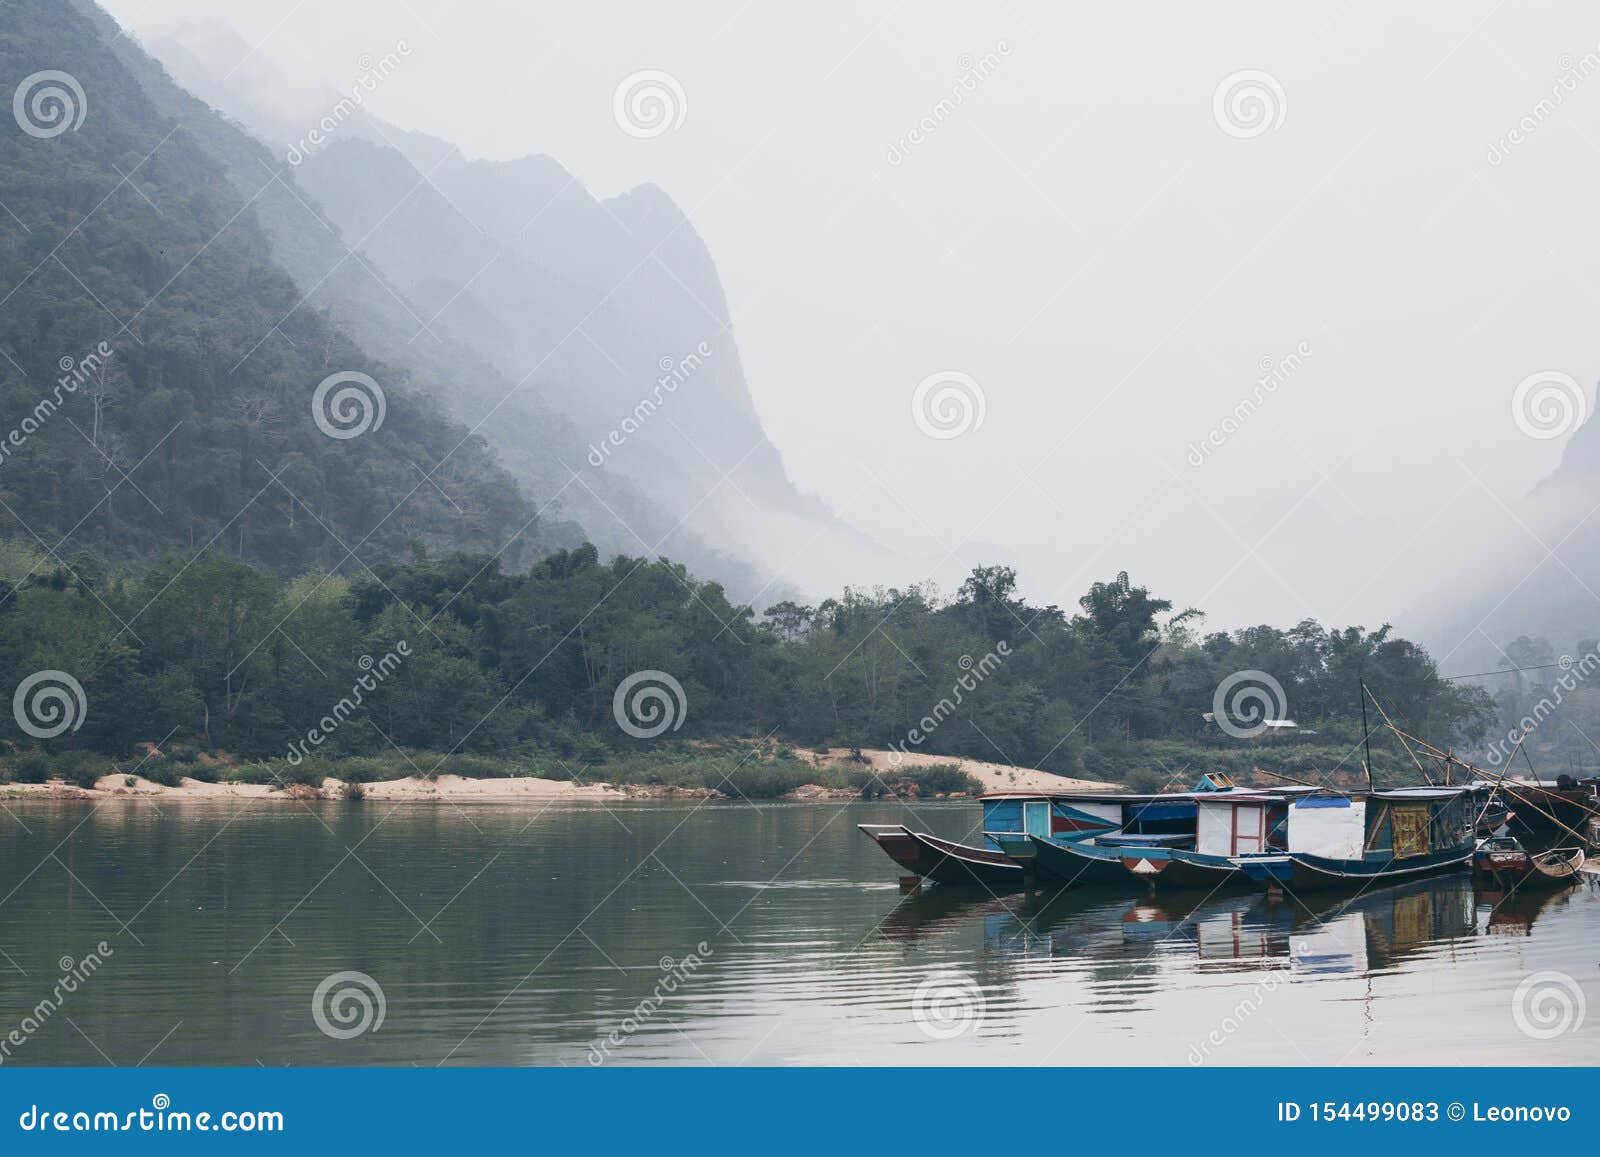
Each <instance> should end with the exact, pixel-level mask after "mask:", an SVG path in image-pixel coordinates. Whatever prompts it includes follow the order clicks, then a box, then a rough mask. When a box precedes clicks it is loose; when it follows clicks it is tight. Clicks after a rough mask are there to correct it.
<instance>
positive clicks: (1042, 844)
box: [1028, 836, 1132, 886]
mask: <svg viewBox="0 0 1600 1157" xmlns="http://www.w3.org/2000/svg"><path fill="white" fill-rule="evenodd" d="M1028 839H1029V841H1030V842H1031V843H1032V844H1033V850H1034V856H1035V859H1034V864H1035V866H1036V867H1037V870H1038V873H1039V875H1040V876H1041V877H1045V878H1048V879H1050V880H1053V881H1054V882H1056V883H1058V884H1063V885H1067V886H1075V885H1086V884H1127V883H1130V882H1131V880H1132V877H1131V876H1130V875H1129V874H1128V870H1127V868H1125V867H1124V866H1123V863H1122V857H1123V856H1124V854H1126V853H1128V851H1129V850H1130V845H1127V844H1120V845H1118V844H1101V843H1100V842H1099V840H1098V839H1097V838H1084V839H1076V840H1048V839H1043V838H1041V837H1039V836H1029V837H1028Z"/></svg>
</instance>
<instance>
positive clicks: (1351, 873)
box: [1234, 847, 1473, 891]
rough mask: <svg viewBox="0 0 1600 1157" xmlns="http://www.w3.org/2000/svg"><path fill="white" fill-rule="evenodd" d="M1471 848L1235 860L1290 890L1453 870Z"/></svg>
mask: <svg viewBox="0 0 1600 1157" xmlns="http://www.w3.org/2000/svg"><path fill="white" fill-rule="evenodd" d="M1472 854H1473V849H1472V848H1466V847H1464V848H1451V849H1448V850H1446V851H1442V852H1434V853H1431V854H1429V855H1426V856H1413V857H1410V858H1408V859H1405V860H1400V861H1395V860H1381V859H1372V860H1330V859H1325V858H1324V857H1322V856H1312V855H1307V854H1305V853H1302V852H1288V853H1282V854H1275V855H1270V856H1241V857H1239V858H1237V859H1236V860H1235V861H1234V862H1235V864H1237V866H1238V868H1239V870H1240V871H1241V872H1242V873H1243V874H1244V875H1245V876H1246V877H1247V878H1248V879H1250V880H1252V881H1255V882H1258V883H1264V884H1275V885H1278V886H1279V887H1283V888H1288V889H1290V890H1292V891H1308V890H1313V889H1320V888H1362V887H1366V886H1368V885H1370V884H1373V883H1377V882H1379V881H1384V882H1393V881H1397V880H1410V879H1414V878H1416V877H1418V876H1428V875H1432V874H1434V873H1436V872H1453V871H1459V870H1460V869H1462V868H1464V867H1466V866H1467V864H1468V863H1469V862H1470V861H1471V859H1472Z"/></svg>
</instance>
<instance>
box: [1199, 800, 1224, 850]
mask: <svg viewBox="0 0 1600 1157" xmlns="http://www.w3.org/2000/svg"><path fill="white" fill-rule="evenodd" d="M1194 848H1195V851H1197V852H1207V853H1209V854H1211V855H1214V856H1231V855H1233V804H1231V803H1226V802H1224V801H1222V800H1215V801H1210V800H1203V801H1201V803H1200V805H1199V810H1198V812H1197V813H1196V815H1195V833H1194Z"/></svg>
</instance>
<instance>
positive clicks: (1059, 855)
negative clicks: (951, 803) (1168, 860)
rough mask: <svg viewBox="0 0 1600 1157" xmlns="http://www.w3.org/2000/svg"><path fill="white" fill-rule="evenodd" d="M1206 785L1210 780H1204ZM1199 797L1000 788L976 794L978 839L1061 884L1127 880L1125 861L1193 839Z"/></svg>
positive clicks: (1174, 793) (1174, 794)
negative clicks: (981, 805)
mask: <svg viewBox="0 0 1600 1157" xmlns="http://www.w3.org/2000/svg"><path fill="white" fill-rule="evenodd" d="M1208 782H1209V778H1208V779H1206V780H1202V784H1206V783H1208ZM1223 790H1226V789H1223ZM1198 794H1202V793H1200V792H1165V793H1157V794H1139V795H1135V794H1132V793H1122V792H1074V793H1071V794H1062V795H1051V796H1032V795H1022V794H1019V793H1013V792H998V793H995V794H993V795H989V796H984V797H982V799H983V803H984V823H983V827H984V838H985V841H986V843H987V844H988V845H991V846H993V847H995V848H996V849H998V850H1000V851H1002V852H1004V853H1006V854H1007V855H1009V856H1011V857H1012V858H1013V859H1015V860H1016V861H1018V862H1019V863H1023V864H1026V865H1028V866H1030V867H1031V868H1032V869H1033V871H1034V872H1035V873H1036V874H1037V875H1038V877H1039V878H1040V879H1041V880H1048V881H1050V882H1052V883H1056V884H1063V885H1072V884H1104V883H1125V882H1126V877H1127V868H1126V866H1125V865H1124V864H1123V860H1124V859H1125V858H1128V857H1137V856H1138V855H1140V854H1142V853H1143V852H1144V851H1146V850H1149V849H1153V848H1159V847H1167V846H1184V845H1186V844H1192V843H1193V840H1194V824H1195V798H1196V796H1197V795H1198ZM1042 844H1044V845H1049V846H1048V847H1041V845H1042Z"/></svg>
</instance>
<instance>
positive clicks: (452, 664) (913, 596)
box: [0, 544, 1493, 779]
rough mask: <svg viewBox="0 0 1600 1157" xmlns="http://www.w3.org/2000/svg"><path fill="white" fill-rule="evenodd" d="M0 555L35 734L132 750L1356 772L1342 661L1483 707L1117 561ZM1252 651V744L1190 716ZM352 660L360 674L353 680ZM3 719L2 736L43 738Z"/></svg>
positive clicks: (1354, 647) (1477, 732) (1473, 720)
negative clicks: (651, 688)
mask: <svg viewBox="0 0 1600 1157" xmlns="http://www.w3.org/2000/svg"><path fill="white" fill-rule="evenodd" d="M9 549H10V555H9V557H7V558H4V559H0V572H3V573H6V574H8V575H9V576H10V579H11V581H10V582H8V583H7V584H6V586H5V588H4V590H3V592H0V680H3V684H0V685H3V686H4V687H5V688H15V687H16V686H18V685H19V684H20V683H21V682H22V681H23V680H24V679H25V678H26V677H27V676H29V675H30V674H32V673H34V672H36V671H40V670H57V671H63V672H66V673H68V674H70V675H72V676H73V678H75V679H76V680H78V682H79V683H80V684H81V685H82V686H83V688H84V691H85V698H86V700H87V702H88V711H87V714H86V716H85V718H84V720H83V723H82V726H81V728H80V729H79V730H77V731H76V732H68V733H66V734H63V735H61V736H59V737H55V738H52V739H49V740H47V741H45V743H44V746H45V747H46V748H48V749H50V750H61V749H70V748H73V747H79V748H89V749H94V750H98V751H103V752H115V753H128V752H132V751H133V750H134V749H135V747H136V745H137V744H139V743H140V742H141V741H149V742H154V743H168V744H184V745H193V746H197V747H205V748H213V749H217V748H220V749H226V750H228V751H231V752H233V753H236V754H238V755H240V756H243V757H271V756H282V755H284V754H285V753H286V752H287V751H288V750H289V748H290V747H291V745H297V744H298V745H300V747H301V749H302V750H303V751H305V752H306V753H308V754H309V753H313V752H314V753H315V755H316V756H317V757H319V758H328V757H334V756H340V755H357V754H374V753H376V754H382V753H385V752H391V751H394V750H395V749H399V748H404V749H420V750H430V751H435V752H440V753H444V752H454V753H483V754H491V755H500V756H505V755H508V754H513V753H526V754H528V755H530V756H531V755H534V754H537V753H554V754H557V755H559V756H560V757H562V758H563V759H571V760H579V761H584V762H592V761H594V760H599V759H605V758H607V757H614V756H615V754H616V753H627V752H630V751H637V750H640V749H645V748H650V747H652V746H657V745H661V744H669V743H674V742H682V741H684V740H689V739H707V738H717V737H727V736H743V737H755V738H763V739H770V740H772V741H773V742H787V743H792V744H805V745H815V744H824V743H830V744H836V745H844V746H861V747H897V748H900V749H902V750H905V751H907V752H914V753H919V754H929V753H937V754H949V755H960V756H967V757H974V758H978V759H986V760H994V761H998V762H1006V763H1014V764H1019V765H1024V766H1030V765H1031V766H1042V767H1046V768H1049V769H1052V770H1056V771H1060V772H1066V773H1078V772H1085V771H1087V772H1089V773H1091V774H1093V773H1101V774H1103V773H1105V772H1107V771H1111V772H1113V773H1115V774H1116V775H1117V776H1118V777H1119V778H1120V777H1122V776H1123V775H1126V774H1127V773H1128V772H1130V771H1132V770H1135V769H1136V768H1138V767H1142V766H1160V765H1163V764H1165V763H1166V761H1167V760H1169V759H1170V760H1173V761H1177V760H1181V759H1188V760H1190V761H1194V760H1196V759H1199V760H1201V761H1203V762H1204V763H1206V764H1207V765H1208V766H1209V765H1212V764H1214V765H1216V766H1236V765H1237V764H1238V762H1239V760H1240V759H1241V757H1243V758H1245V759H1246V761H1247V762H1248V761H1251V760H1254V761H1259V762H1262V763H1263V764H1264V765H1266V766H1273V765H1274V764H1275V763H1276V764H1280V765H1284V766H1288V765H1293V766H1295V767H1302V765H1304V764H1305V763H1306V761H1307V759H1308V758H1309V759H1310V760H1311V761H1312V762H1314V763H1320V764H1324V765H1327V766H1325V767H1324V770H1335V769H1336V767H1335V765H1337V764H1338V763H1339V762H1340V760H1341V759H1345V760H1348V763H1347V764H1346V766H1347V767H1358V766H1359V758H1360V757H1359V755H1358V754H1357V753H1356V751H1355V748H1357V747H1359V741H1360V735H1361V732H1360V726H1359V711H1358V709H1359V704H1358V701H1357V699H1356V679H1357V674H1358V672H1359V673H1360V675H1361V677H1363V678H1365V679H1366V681H1367V682H1368V683H1369V684H1370V685H1371V686H1372V687H1373V688H1374V689H1375V690H1376V691H1377V692H1378V693H1379V694H1381V695H1382V696H1383V698H1384V700H1385V702H1386V704H1387V705H1388V709H1389V710H1390V712H1391V713H1392V714H1393V715H1394V716H1395V717H1396V719H1397V720H1398V719H1401V718H1403V719H1405V720H1406V721H1407V722H1409V724H1410V725H1411V726H1412V727H1414V728H1416V729H1417V730H1418V732H1420V733H1422V734H1426V735H1429V736H1432V737H1434V738H1435V740H1436V741H1437V742H1452V743H1461V744H1465V743H1470V742H1473V741H1476V740H1478V739H1481V738H1482V736H1483V735H1484V734H1485V732H1486V729H1487V727H1488V725H1489V724H1490V722H1492V720H1493V711H1492V706H1491V704H1490V702H1489V700H1488V697H1487V696H1486V695H1485V694H1484V693H1483V692H1482V691H1481V690H1477V689H1475V688H1468V687H1464V686H1461V685H1458V684H1454V683H1449V682H1446V681H1443V680H1441V679H1439V678H1438V676H1437V674H1436V672H1435V671H1434V669H1433V664H1432V662H1431V661H1430V660H1429V659H1428V657H1427V655H1426V654H1424V653H1423V652H1422V651H1421V650H1419V649H1418V648H1417V647H1415V646H1414V645H1412V644H1411V643H1408V642H1406V641H1405V640H1402V639H1396V638H1394V637H1392V635H1391V633H1390V632H1389V630H1388V628H1386V627H1385V628H1382V629H1380V630H1377V631H1364V630H1361V629H1359V628H1349V629H1346V630H1340V631H1335V630H1328V629H1325V628H1323V627H1320V626H1318V625H1317V624H1315V623H1310V622H1307V623H1301V624H1300V625H1298V626H1296V627H1294V628H1292V629H1290V630H1287V631H1282V630H1277V629H1274V628H1270V627H1256V628H1251V629H1249V630H1245V631H1239V632H1235V633H1233V634H1231V635H1230V634H1222V633H1215V634H1209V635H1202V634H1200V633H1199V632H1198V630H1197V622H1198V620H1199V616H1198V615H1197V614H1196V613H1195V612H1186V613H1184V614H1180V615H1175V616H1171V615H1168V612H1169V611H1170V605H1169V604H1168V603H1167V602H1165V601H1164V600H1161V599H1158V598H1155V597H1154V596H1152V595H1151V594H1150V593H1149V592H1148V591H1146V590H1145V589H1144V588H1142V587H1139V586H1136V585H1134V584H1133V583H1132V582H1130V580H1129V579H1128V576H1127V575H1125V574H1123V575H1118V576H1117V577H1116V578H1115V579H1114V580H1112V581H1110V582H1104V583H1096V584H1094V586H1093V587H1092V588H1091V589H1090V590H1089V592H1088V593H1087V594H1086V595H1085V596H1084V598H1083V599H1082V600H1081V607H1080V612H1079V613H1076V614H1068V613H1067V612H1065V611H1063V610H1062V609H1061V608H1059V607H1054V606H1049V607H1036V606H1032V605H1030V604H1028V603H1027V602H1025V601H1024V600H1022V599H1021V598H1019V597H1017V595H1016V593H1015V575H1014V573H1013V572H1012V571H1011V570H1009V569H1007V568H1003V567H990V568H982V569H979V570H976V571H974V572H973V574H972V577H971V578H970V579H969V580H968V581H967V582H966V583H965V584H964V585H963V587H962V588H961V590H960V592H958V594H957V595H956V597H955V598H953V599H951V600H947V601H946V600H941V599H939V598H937V597H935V595H934V594H933V593H932V592H930V591H926V590H923V589H920V588H911V589H908V590H904V591H896V590H889V591H875V592H870V593H868V592H861V591H853V590H846V591H845V592H844V594H843V595H842V596H841V597H839V598H837V599H829V600H827V601H825V602H823V603H821V604H819V605H816V606H799V605H796V604H794V603H787V602H786V603H781V604H779V605H777V606H774V607H771V608H769V609H767V611H766V612H765V613H764V614H763V615H762V616H760V617H759V618H758V617H757V615H756V614H755V612H754V610H753V609H752V608H750V607H741V606H736V605H733V604H731V603H730V602H729V601H728V600H727V599H726V598H725V596H724V594H723V592H722V590H721V588H720V587H718V586H717V585H716V584H714V583H705V582H699V581H697V580H695V579H694V578H693V577H692V576H691V575H689V574H688V573H687V572H686V571H685V570H684V569H683V568H682V567H680V566H677V565H675V564H673V563H671V562H668V561H666V560H658V561H655V562H650V561H646V560H642V559H630V558H617V559H614V560H612V561H610V562H605V561H602V560H601V559H600V558H599V556H598V554H597V552H596V551H595V550H594V549H593V548H592V547H588V546H585V547H583V548H580V549H578V550H574V551H562V552H559V553H557V554H555V555H552V556H550V557H548V558H546V559H544V560H542V561H541V562H539V563H537V564H536V565H534V566H533V567H532V568H531V569H530V570H528V571H527V572H525V573H515V574H514V573H509V572H508V571H507V570H506V569H504V568H503V567H502V566H501V565H500V562H499V560H498V559H496V558H494V557H493V556H487V555H484V556H477V555H454V556H451V557H449V558H447V559H444V560H441V561H438V562H414V563H409V564H387V565H383V566H379V567H377V568H375V570H374V571H373V572H372V573H370V574H368V575H366V576H364V577H360V578H354V579H351V578H346V577H343V576H329V575H327V574H307V575H303V576H300V577H298V578H295V579H292V580H280V579H278V578H275V577H274V576H272V575H271V574H269V573H267V572H265V571H262V570H258V569H255V568H253V567H251V566H249V565H247V564H245V563H243V562H239V561H236V560H232V559H227V558H224V557H219V556H218V555H217V554H215V553H205V554H200V555H196V556H189V557H185V558H182V559H173V560H170V561H168V562H166V563H163V564H162V565H160V566H157V567H154V568H153V569H151V570H150V571H148V572H147V573H144V574H140V575H137V576H118V577H109V578H103V577H91V576H85V575H83V574H82V572H79V574H77V575H74V574H70V573H67V572H65V571H62V570H51V569H49V568H48V567H41V566H40V560H39V559H37V558H32V557H29V556H28V554H27V552H26V551H25V550H24V549H22V548H20V547H18V546H16V545H15V544H12V546H11V547H10V548H9ZM386 659H388V660H391V661H387V662H386V661H385V660H386ZM1251 668H1253V669H1259V670H1262V671H1266V672H1268V673H1270V674H1271V675H1272V676H1273V677H1274V678H1275V679H1277V680H1278V681H1279V682H1280V683H1281V685H1282V687H1283V689H1284V694H1285V696H1286V698H1287V707H1288V709H1289V711H1290V713H1292V715H1293V716H1294V717H1295V718H1296V719H1297V721H1298V722H1299V724H1300V725H1301V728H1302V731H1303V732H1314V733H1315V734H1314V735H1304V734H1302V736H1301V737H1300V738H1298V739H1281V738H1278V737H1271V738H1264V739H1262V740H1258V741H1244V740H1240V739H1238V738H1234V737H1231V736H1229V735H1227V734H1224V733H1223V732H1221V731H1219V730H1218V729H1217V728H1216V727H1215V726H1214V725H1213V724H1212V723H1209V722H1208V721H1207V720H1206V718H1205V713H1206V712H1208V711H1210V710H1211V706H1212V697H1213V693H1214V691H1215V689H1216V687H1217V685H1218V683H1219V682H1220V681H1221V680H1222V679H1223V678H1224V677H1225V676H1227V675H1229V674H1230V673H1232V672H1234V671H1238V670H1243V669H1251ZM640 671H655V672H664V673H665V674H667V675H670V676H671V677H672V679H674V680H676V681H677V682H678V683H679V684H680V685H681V686H682V688H683V694H684V701H685V703H686V705H687V709H686V711H685V712H684V713H683V714H682V716H681V718H680V719H679V721H680V722H681V728H675V729H670V730H667V731H665V732H664V733H663V734H662V735H661V736H660V737H652V738H649V739H639V738H635V737H633V736H632V735H630V734H629V733H627V732H626V731H624V729H623V728H622V727H620V726H619V722H618V719H617V717H616V715H615V714H614V703H613V697H614V694H615V692H616V690H617V688H618V686H619V684H621V683H622V682H623V681H624V680H625V679H626V678H627V677H628V676H630V675H632V674H634V673H635V672H640ZM373 673H376V674H378V675H381V676H382V677H381V678H377V679H374V678H373ZM364 675H366V680H365V681H366V682H367V683H375V684H376V685H375V686H372V687H368V688H366V689H364V690H362V691H361V692H360V693H359V694H357V693H356V688H357V687H358V686H359V685H360V684H361V682H362V680H363V676H364ZM352 699H354V700H356V702H354V703H353V704H352ZM341 700H343V701H345V703H346V706H347V708H349V709H348V710H343V711H336V710H335V706H336V705H337V704H339V703H340V702H341ZM669 710H672V711H674V712H676V706H675V705H669ZM330 716H332V717H333V718H334V720H335V726H333V727H329V726H328V720H329V717H330ZM6 725H7V728H8V735H9V737H10V738H12V740H13V742H14V743H15V744H16V745H17V746H18V747H26V746H29V745H30V744H31V743H32V741H31V740H30V738H29V737H28V736H26V735H23V734H22V733H20V732H19V731H17V730H16V728H15V720H13V719H9V718H8V719H7V720H6ZM312 731H317V734H318V737H317V738H316V739H315V741H314V742H312V743H311V744H309V746H308V745H307V743H306V739H307V736H308V733H310V732H312ZM1158 741H1159V742H1158ZM1160 743H1166V744H1168V745H1169V746H1168V747H1166V748H1163V747H1161V746H1159V744H1160ZM1171 745H1176V746H1171ZM1207 751H1210V752H1211V753H1213V754H1212V755H1206V754H1205V753H1206V752H1207ZM1184 752H1188V753H1189V754H1187V755H1185V754H1184ZM1196 752H1198V753H1200V754H1199V755H1198V756H1197V755H1196V754H1195V753H1196ZM1335 752H1337V753H1338V754H1337V755H1335V754H1332V753H1335ZM1141 753H1142V754H1141ZM1391 754H1393V752H1392V750H1391ZM1390 766H1391V768H1392V769H1393V771H1394V773H1395V774H1394V775H1393V776H1391V778H1394V779H1406V778H1414V776H1407V775H1403V774H1400V773H1401V772H1403V771H1405V770H1406V769H1405V768H1403V767H1401V766H1400V765H1399V764H1398V763H1397V762H1396V761H1394V760H1392V759H1391V760H1390ZM1167 770H1168V771H1169V772H1171V773H1173V774H1177V773H1179V772H1180V771H1181V770H1182V769H1181V768H1180V767H1179V766H1171V767H1168V768H1167ZM1303 770H1311V769H1309V768H1304V769H1303Z"/></svg>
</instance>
